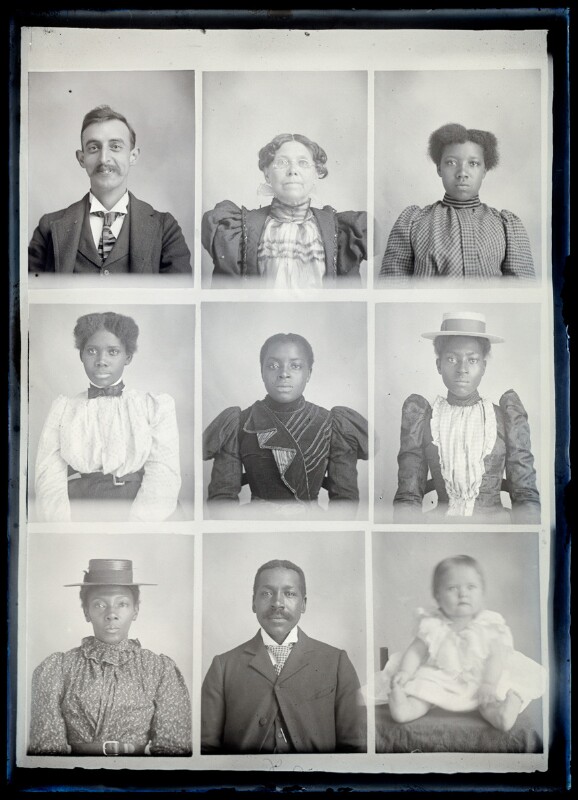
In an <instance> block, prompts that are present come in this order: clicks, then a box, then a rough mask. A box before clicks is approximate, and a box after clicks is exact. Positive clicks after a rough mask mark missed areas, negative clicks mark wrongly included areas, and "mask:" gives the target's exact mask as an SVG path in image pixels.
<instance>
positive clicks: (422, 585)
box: [373, 531, 541, 669]
mask: <svg viewBox="0 0 578 800" xmlns="http://www.w3.org/2000/svg"><path fill="white" fill-rule="evenodd" d="M462 554H463V555H468V556H472V558H475V559H476V560H477V561H478V563H479V564H480V566H481V568H482V570H483V572H484V575H485V577H486V595H485V608H487V609H489V610H490V611H497V612H498V613H500V614H502V616H503V617H504V619H505V620H506V623H507V624H508V625H509V627H510V630H511V631H512V635H513V637H514V647H515V648H516V650H519V651H520V652H522V653H524V655H526V656H528V657H529V658H533V659H534V660H535V661H538V662H541V653H540V648H541V644H540V581H539V570H538V534H534V533H517V532H516V533H513V532H508V533H462V532H459V533H455V532H453V531H452V532H447V533H433V534H432V533H427V532H426V533H405V532H404V533H401V532H399V531H395V532H392V533H385V532H374V533H373V595H374V635H375V639H374V641H375V654H374V656H375V660H374V667H375V669H379V648H380V647H388V648H389V655H390V656H391V654H392V653H394V652H400V651H404V650H405V649H406V647H408V645H409V644H410V643H411V641H412V639H413V636H414V634H415V611H416V609H417V608H418V607H422V608H431V607H434V608H435V607H436V602H435V600H434V598H433V596H432V590H431V585H432V576H433V571H434V568H435V566H436V564H438V563H439V562H440V561H441V560H442V559H444V558H448V557H450V556H455V555H462Z"/></svg>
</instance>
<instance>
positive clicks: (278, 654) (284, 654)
mask: <svg viewBox="0 0 578 800" xmlns="http://www.w3.org/2000/svg"><path fill="white" fill-rule="evenodd" d="M266 647H267V650H268V651H269V652H270V653H273V655H274V656H275V661H276V663H275V664H274V667H275V671H276V673H277V675H279V673H280V672H281V670H282V669H283V667H284V666H285V662H286V661H287V659H288V658H289V653H290V652H291V648H292V647H293V643H291V644H268V645H266Z"/></svg>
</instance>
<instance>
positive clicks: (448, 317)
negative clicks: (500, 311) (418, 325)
mask: <svg viewBox="0 0 578 800" xmlns="http://www.w3.org/2000/svg"><path fill="white" fill-rule="evenodd" d="M422 336H423V337H424V339H437V337H438V336H476V337H478V338H479V339H487V340H488V341H489V342H492V343H497V342H503V341H504V340H503V339H502V337H501V336H496V335H495V334H493V333H486V318H485V316H484V315H483V314H478V313H477V312H475V311H446V312H445V313H444V316H443V320H442V325H441V328H440V329H439V331H428V332H427V333H422Z"/></svg>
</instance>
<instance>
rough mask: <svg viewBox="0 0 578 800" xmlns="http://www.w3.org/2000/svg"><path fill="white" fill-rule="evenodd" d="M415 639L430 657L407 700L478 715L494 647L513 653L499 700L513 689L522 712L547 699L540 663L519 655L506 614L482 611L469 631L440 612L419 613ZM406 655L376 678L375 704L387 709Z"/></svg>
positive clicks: (393, 660)
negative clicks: (393, 681)
mask: <svg viewBox="0 0 578 800" xmlns="http://www.w3.org/2000/svg"><path fill="white" fill-rule="evenodd" d="M416 613H417V632H416V637H417V638H418V639H421V641H422V642H424V644H425V645H426V646H427V651H428V656H427V660H426V661H425V663H424V664H422V665H421V666H420V667H418V669H417V670H416V672H415V674H414V675H413V677H412V678H410V679H409V680H408V682H407V683H406V684H405V687H404V690H405V692H406V693H407V694H408V695H411V696H413V697H418V698H420V699H421V700H425V701H427V702H428V703H432V704H433V705H435V706H438V707H439V708H444V709H446V710H448V711H473V710H474V709H476V708H477V707H478V705H479V702H478V689H479V687H480V684H481V683H482V680H483V677H484V666H485V663H486V661H487V659H488V657H489V656H490V654H491V652H492V649H493V646H494V645H496V644H498V645H502V646H505V647H506V648H507V649H508V650H509V651H510V652H509V654H508V655H507V657H506V666H505V669H504V671H503V672H502V675H501V676H500V679H499V681H498V684H497V687H496V695H497V698H498V700H503V699H505V697H506V694H507V693H508V691H509V690H510V689H511V690H513V691H514V692H516V694H518V695H519V696H520V698H521V699H522V708H521V709H520V710H523V709H524V708H526V706H527V705H528V703H529V702H530V701H531V700H534V699H536V698H538V697H541V695H542V694H543V693H544V690H545V674H546V673H545V670H544V668H543V667H542V666H541V665H540V664H538V663H537V662H536V661H533V660H532V659H531V658H528V657H527V656H525V655H523V653H520V652H518V651H517V650H514V647H513V638H512V633H511V631H510V629H509V628H508V626H507V625H506V622H505V620H504V618H503V617H502V615H501V614H498V613H497V612H496V611H486V610H484V611H480V612H479V614H477V615H476V617H475V618H474V619H472V620H471V621H470V622H469V623H468V625H466V627H465V628H462V629H461V630H459V631H456V630H454V629H453V626H452V623H451V620H449V619H448V618H447V617H446V616H445V615H444V614H443V612H441V611H440V610H439V609H428V610H424V609H423V608H418V609H417V612H416ZM402 657H403V653H402V652H400V653H393V654H392V656H391V657H390V659H389V661H388V662H387V664H386V665H385V668H384V669H383V670H382V671H381V672H378V673H377V674H376V676H375V703H376V705H379V704H382V703H387V701H388V697H389V692H390V687H391V679H392V677H393V675H395V673H396V672H397V671H398V669H399V664H400V661H401V659H402Z"/></svg>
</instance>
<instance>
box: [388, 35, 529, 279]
mask: <svg viewBox="0 0 578 800" xmlns="http://www.w3.org/2000/svg"><path fill="white" fill-rule="evenodd" d="M451 35H452V36H455V35H458V36H459V31H458V32H453V34H451ZM449 37H450V34H448V47H449V46H450V42H449ZM540 74H541V73H540V70H530V69H524V70H515V69H507V70H506V69H495V70H459V71H456V70H448V71H447V72H446V71H444V72H441V71H437V70H431V71H430V70H428V71H427V72H425V71H415V72H413V71H412V72H409V71H405V70H401V71H395V72H376V73H375V229H374V239H375V270H376V274H378V273H379V268H380V266H381V260H382V258H383V254H384V252H385V247H386V244H387V239H388V236H389V233H390V231H391V228H392V227H393V224H394V222H395V221H396V219H397V218H398V217H399V215H400V214H401V212H402V211H403V210H404V208H406V207H407V206H410V205H418V206H421V207H423V206H427V205H431V204H432V203H435V202H436V201H437V200H441V199H442V197H443V195H444V189H443V186H442V182H441V178H440V177H439V175H438V174H437V171H436V166H435V164H434V163H433V161H432V160H431V159H430V157H429V156H428V154H427V148H428V141H429V136H430V134H431V133H433V131H435V130H436V129H437V128H439V127H441V126H442V125H445V124H446V123H448V122H457V123H459V124H461V125H464V126H465V127H466V128H478V129H481V130H487V131H491V132H492V133H493V134H495V136H496V137H497V139H498V151H499V154H500V163H499V164H498V166H497V167H494V168H493V169H491V170H489V171H488V173H487V175H486V177H485V179H484V182H483V184H482V187H481V189H480V199H481V201H482V203H486V204H487V205H489V206H493V207H494V208H497V209H498V210H502V209H508V210H509V211H512V212H513V213H514V214H516V215H517V216H518V217H520V219H521V220H522V223H523V225H524V227H525V228H526V231H527V232H528V236H529V237H530V246H531V248H532V256H533V258H534V266H535V268H536V275H538V276H540V275H541V274H542V269H543V265H542V264H541V253H542V250H541V248H542V206H541V202H542V196H541V190H540V172H541V164H542V150H541V148H542V137H541V124H542V123H541V105H540V92H541V86H540Z"/></svg>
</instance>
